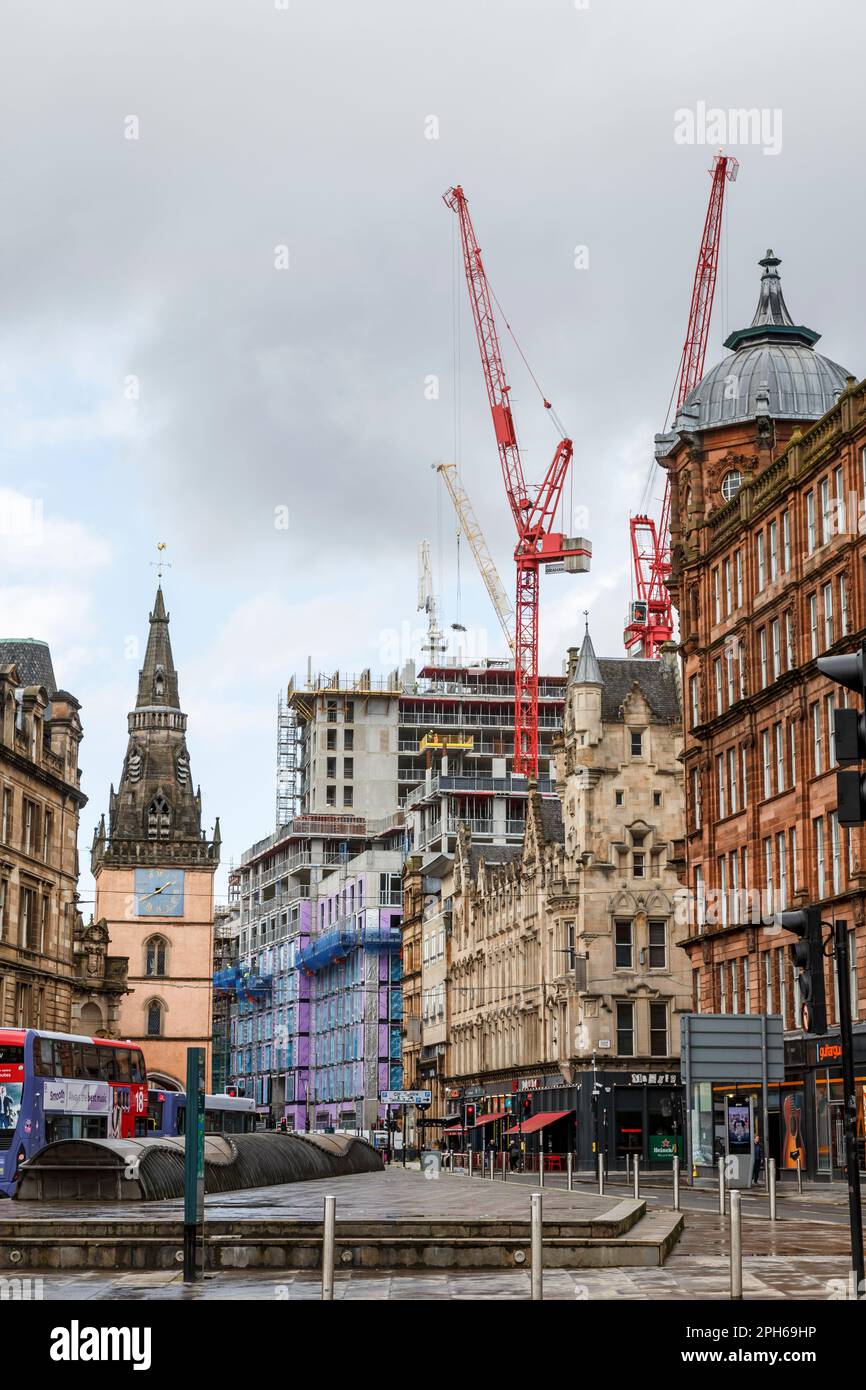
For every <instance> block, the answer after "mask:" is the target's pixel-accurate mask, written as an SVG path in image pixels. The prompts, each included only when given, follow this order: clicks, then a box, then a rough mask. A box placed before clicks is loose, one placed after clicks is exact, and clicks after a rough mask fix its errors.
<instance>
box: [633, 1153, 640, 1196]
mask: <svg viewBox="0 0 866 1390" xmlns="http://www.w3.org/2000/svg"><path fill="white" fill-rule="evenodd" d="M633 1158H634V1173H633V1175H632V1180H633V1188H632V1190H633V1192H634V1195H635V1197H639V1196H640V1159H639V1158H638V1156H637V1154H634V1155H633Z"/></svg>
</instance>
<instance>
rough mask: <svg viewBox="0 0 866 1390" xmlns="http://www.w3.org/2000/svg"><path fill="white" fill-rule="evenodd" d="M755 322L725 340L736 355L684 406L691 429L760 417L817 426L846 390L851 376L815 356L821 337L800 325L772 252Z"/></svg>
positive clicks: (713, 372)
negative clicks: (784, 292)
mask: <svg viewBox="0 0 866 1390" xmlns="http://www.w3.org/2000/svg"><path fill="white" fill-rule="evenodd" d="M758 264H759V265H760V266H762V267H763V274H762V275H761V291H760V295H759V297H758V307H757V309H756V311H755V317H754V318H753V319H752V322H751V325H750V326H749V327H748V328H739V329H737V330H736V331H735V332H734V333H731V334H730V336H729V337H728V338H726V339H725V347H727V348H731V349H732V351H731V353H730V355H729V356H728V357H725V358H723V360H722V361H721V362H719V363H718V364H717V365H716V366H715V367H713V368H711V370H710V371H709V372H707V374H706V376H704V377H703V378H702V379H701V381H699V382H698V385H697V386H696V387H695V389H694V390H693V391H692V392H691V393H690V395H688V396H687V397H686V399H685V401H684V402H683V406H682V413H683V414H687V415H688V417H689V426H688V427H689V428H690V429H699V430H705V429H713V428H716V427H717V426H719V425H733V424H737V423H739V422H740V421H743V420H751V419H754V417H755V416H756V415H763V416H770V417H772V418H775V419H779V420H804V421H808V420H817V419H818V418H819V417H820V416H821V415H823V414H824V413H825V411H827V410H829V409H830V408H831V406H833V405H834V404H835V402H836V400H837V399H838V397H839V395H840V393H841V392H842V391H843V390H844V389H845V382H846V378H847V377H848V376H849V375H850V373H849V372H847V371H846V370H845V368H844V367H840V366H839V363H838V362H832V361H831V360H830V358H829V357H822V356H821V354H820V353H818V352H816V351H815V346H814V345H815V343H816V342H817V341H818V339H819V337H820V334H819V333H816V332H815V331H814V329H812V328H805V327H803V325H802V324H795V323H794V320H793V319H792V318H791V315H790V314H789V312H788V307H787V305H786V304H785V300H784V296H783V295H782V282H781V280H780V278H779V272H778V269H777V267H778V266H779V265H780V264H781V261H780V260H779V258H778V257H777V256H774V255H773V253H772V251H768V252H767V254H766V256H764V258H763V260H760V261H759V262H758Z"/></svg>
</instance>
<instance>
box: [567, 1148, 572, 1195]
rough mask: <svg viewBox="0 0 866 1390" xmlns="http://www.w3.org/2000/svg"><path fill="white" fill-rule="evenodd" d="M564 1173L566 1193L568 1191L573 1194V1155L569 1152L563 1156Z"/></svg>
mask: <svg viewBox="0 0 866 1390" xmlns="http://www.w3.org/2000/svg"><path fill="white" fill-rule="evenodd" d="M565 1172H566V1180H565V1181H566V1187H567V1188H568V1191H569V1192H573V1191H574V1154H573V1153H570V1152H569V1153H567V1154H566V1155H565Z"/></svg>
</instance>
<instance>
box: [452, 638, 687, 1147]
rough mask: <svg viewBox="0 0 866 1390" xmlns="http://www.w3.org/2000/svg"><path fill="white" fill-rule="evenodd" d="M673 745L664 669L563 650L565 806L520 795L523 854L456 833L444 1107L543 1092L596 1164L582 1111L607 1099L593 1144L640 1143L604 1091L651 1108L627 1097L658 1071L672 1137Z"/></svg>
mask: <svg viewBox="0 0 866 1390" xmlns="http://www.w3.org/2000/svg"><path fill="white" fill-rule="evenodd" d="M680 747H681V725H680V701H679V686H678V681H677V676H676V672H675V670H674V668H673V666H672V664H671V659H670V657H669V658H668V659H667V660H666V661H664V662H652V661H643V660H635V659H624V660H611V661H605V660H603V661H601V662H599V661H598V660H597V659H596V657H595V653H594V651H593V648H592V642H591V640H590V638H589V635H588V634H587V636H586V637H585V639H584V643H583V646H582V648H581V651H580V654H579V656H578V654H577V653H576V652H575V651H572V652H571V654H570V663H569V683H568V688H567V695H566V706H565V722H564V731H563V737H562V740H561V742H560V744H559V746H558V749H557V770H558V786H559V791H560V798H559V800H557V801H556V802H549V801H545V800H543V799H542V798H541V797H540V796H539V795H538V794H537V793H533V794H531V795H530V803H529V812H528V816H527V827H526V836H525V839H524V843H523V846H522V848H520V849H517V850H515V849H513V848H511V847H508V846H474V845H473V843H472V840H471V835H470V834H469V832H467V831H465V830H464V831H463V832H462V833H461V836H460V841H459V845H458V851H457V855H456V859H455V865H454V893H453V931H452V935H451V944H450V965H449V969H448V975H447V987H446V993H447V1004H446V1011H447V1021H448V1029H449V1051H448V1061H447V1085H448V1087H449V1089H450V1090H451V1091H452V1092H453V1093H454V1095H453V1096H452V1104H453V1101H454V1099H455V1098H456V1096H457V1095H463V1096H468V1095H474V1094H480V1095H482V1096H485V1097H486V1096H490V1097H492V1099H491V1101H490V1105H491V1106H492V1109H493V1111H494V1112H496V1108H497V1106H498V1105H502V1104H505V1105H506V1106H507V1105H508V1104H509V1102H508V1099H507V1098H508V1096H509V1093H510V1092H512V1090H513V1089H514V1088H515V1087H517V1088H518V1091H520V1088H523V1087H525V1088H527V1089H529V1090H532V1091H536V1092H538V1093H544V1095H545V1096H546V1097H547V1099H546V1101H545V1102H544V1103H543V1105H542V1108H543V1109H549V1110H551V1111H553V1110H556V1111H557V1112H561V1111H562V1112H567V1113H568V1114H569V1115H572V1114H573V1115H574V1116H575V1117H576V1119H577V1129H578V1133H577V1134H575V1133H574V1130H573V1129H572V1131H571V1133H570V1136H569V1137H568V1142H569V1143H572V1142H573V1143H574V1144H575V1146H576V1148H577V1149H578V1151H580V1152H585V1153H586V1154H587V1155H591V1149H592V1145H593V1144H594V1143H595V1142H596V1139H595V1137H591V1135H590V1128H591V1125H592V1123H593V1120H592V1119H591V1117H590V1109H589V1101H590V1096H591V1094H596V1095H597V1093H598V1092H601V1091H605V1093H606V1095H607V1096H608V1097H609V1100H608V1102H606V1104H605V1106H604V1108H603V1114H602V1113H601V1112H600V1113H599V1115H598V1116H597V1117H595V1121H594V1122H595V1123H597V1124H598V1126H599V1134H600V1139H599V1141H600V1142H602V1143H603V1144H605V1145H612V1146H613V1145H618V1144H619V1140H618V1139H617V1135H618V1133H619V1130H620V1129H621V1130H623V1131H625V1129H626V1128H629V1132H630V1134H636V1135H637V1136H638V1137H637V1138H635V1139H629V1144H630V1145H632V1146H633V1147H634V1146H637V1145H640V1144H644V1145H645V1144H646V1141H647V1138H648V1136H647V1134H646V1126H647V1124H649V1123H650V1121H649V1120H647V1119H646V1117H645V1118H644V1120H643V1121H641V1123H639V1124H637V1125H636V1126H635V1127H634V1129H632V1128H631V1127H627V1126H625V1125H624V1124H622V1125H621V1124H620V1123H619V1120H620V1119H621V1115H620V1113H619V1110H618V1108H617V1105H618V1099H617V1097H615V1096H614V1095H613V1092H614V1090H615V1088H616V1087H617V1086H620V1087H621V1088H622V1095H621V1096H620V1097H619V1100H622V1101H624V1099H625V1097H626V1095H627V1096H628V1103H629V1104H630V1105H636V1106H637V1107H638V1109H640V1108H641V1107H644V1112H645V1101H644V1099H642V1098H639V1099H637V1100H635V1099H634V1096H633V1095H632V1092H633V1091H634V1092H638V1091H640V1090H641V1087H643V1088H646V1085H647V1084H648V1081H647V1078H648V1077H650V1076H651V1077H652V1083H651V1084H652V1085H653V1086H654V1087H655V1086H656V1085H661V1084H662V1078H664V1082H663V1085H664V1088H665V1097H664V1099H665V1106H666V1112H665V1113H666V1114H667V1116H668V1120H669V1123H670V1125H671V1126H672V1132H673V1129H675V1127H676V1124H677V1123H678V1122H679V1120H678V1113H677V1116H676V1117H674V1114H673V1112H674V1109H675V1107H676V1104H678V1102H675V1100H674V1096H675V1092H676V1091H677V1081H678V1077H677V1075H676V1068H677V1058H678V1052H679V1014H680V1013H681V1012H682V1011H683V1010H685V1009H688V1008H689V1007H690V999H689V994H688V968H687V962H686V959H685V956H684V955H683V954H682V952H680V950H679V942H680V941H681V939H682V937H683V936H684V935H685V929H684V927H681V926H680V925H679V924H678V922H677V920H676V915H675V903H674V897H675V894H676V891H677V888H678V878H677V872H676V865H675V861H674V853H675V851H674V846H675V844H676V843H677V842H678V841H679V840H680V838H681V835H682V796H681V790H680V787H681V781H680V767H679V753H680ZM602 1074H603V1076H604V1085H602V1083H601V1081H600V1080H599V1079H598V1078H599V1077H601V1076H602ZM591 1076H593V1077H594V1078H595V1084H594V1083H593V1082H592V1081H591V1080H590V1077H591ZM641 1078H642V1079H641ZM658 1095H659V1096H661V1091H659V1092H658ZM521 1103H524V1102H521ZM481 1104H482V1109H483V1107H484V1106H485V1105H487V1101H484V1100H483V1101H482V1102H481ZM535 1110H537V1107H535ZM593 1113H594V1112H593ZM654 1113H655V1112H653V1114H654ZM653 1123H656V1125H657V1126H658V1124H660V1121H658V1122H656V1121H653ZM563 1133H564V1132H563ZM629 1151H632V1150H631V1149H629ZM617 1152H619V1148H617Z"/></svg>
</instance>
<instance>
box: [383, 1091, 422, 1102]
mask: <svg viewBox="0 0 866 1390" xmlns="http://www.w3.org/2000/svg"><path fill="white" fill-rule="evenodd" d="M432 1099H433V1092H432V1091H380V1092H379V1100H380V1102H381V1104H382V1105H429V1104H430V1102H431V1101H432Z"/></svg>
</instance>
